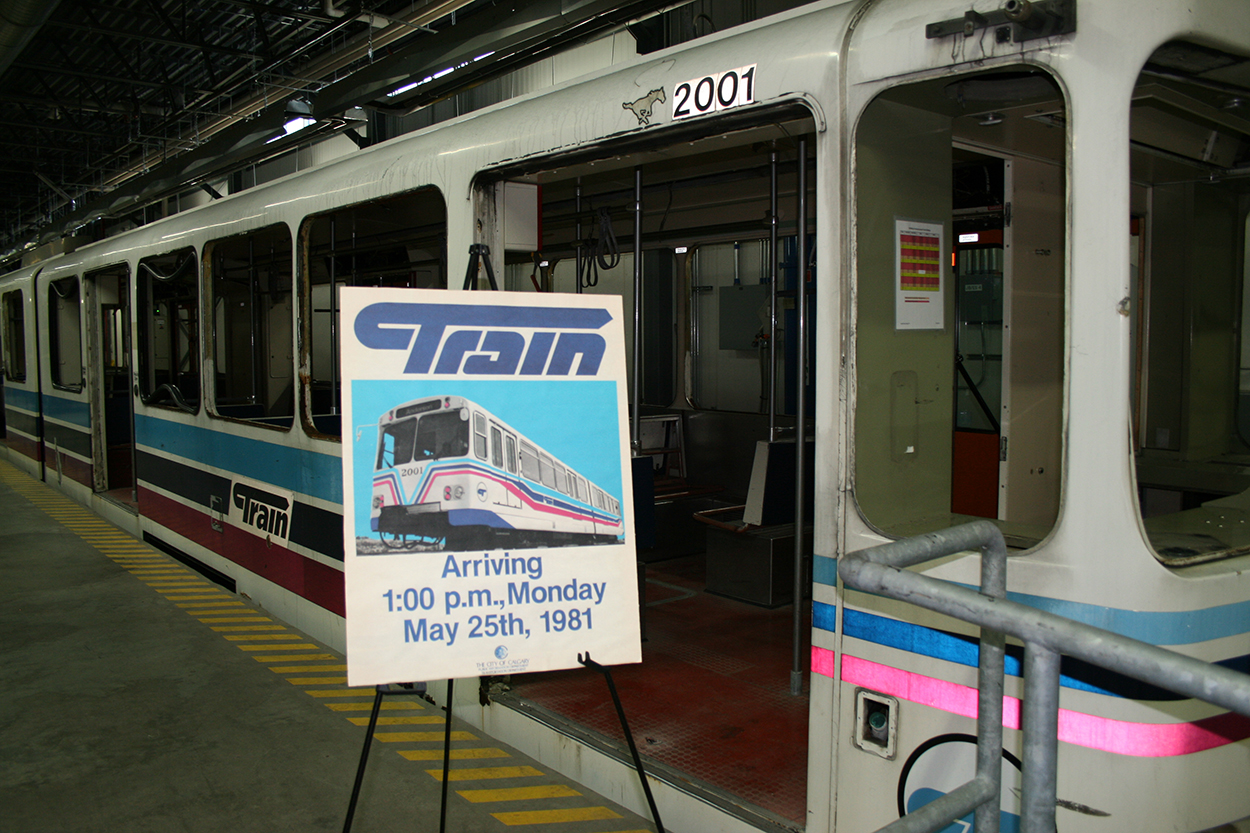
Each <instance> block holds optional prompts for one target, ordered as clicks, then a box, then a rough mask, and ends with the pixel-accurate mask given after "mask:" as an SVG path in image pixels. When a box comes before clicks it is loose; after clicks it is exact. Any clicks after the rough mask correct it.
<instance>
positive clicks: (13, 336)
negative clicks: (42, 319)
mask: <svg viewBox="0 0 1250 833" xmlns="http://www.w3.org/2000/svg"><path fill="white" fill-rule="evenodd" d="M3 302H4V303H3V306H4V312H3V315H4V317H3V322H4V333H3V335H4V376H5V378H6V379H8V380H9V381H10V382H25V381H26V306H25V305H24V304H23V303H22V290H20V289H15V290H13V291H12V292H6V293H4V295H3Z"/></svg>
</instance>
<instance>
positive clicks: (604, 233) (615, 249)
mask: <svg viewBox="0 0 1250 833" xmlns="http://www.w3.org/2000/svg"><path fill="white" fill-rule="evenodd" d="M620 262H621V249H620V246H618V245H617V242H616V234H615V233H614V232H613V231H612V215H611V214H610V213H609V211H608V209H606V208H600V209H599V237H598V239H597V240H591V241H590V254H589V255H588V256H587V258H586V263H585V265H584V267H583V266H582V265H581V264H579V265H578V270H577V271H578V278H577V279H578V283H579V285H580V286H581V287H582V288H583V289H585V288H586V287H590V286H598V285H599V270H600V269H615V268H616V267H617V265H618V264H620Z"/></svg>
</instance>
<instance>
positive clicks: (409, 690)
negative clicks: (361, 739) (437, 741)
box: [343, 680, 455, 833]
mask: <svg viewBox="0 0 1250 833" xmlns="http://www.w3.org/2000/svg"><path fill="white" fill-rule="evenodd" d="M454 682H455V680H448V681H447V707H446V708H447V726H446V729H445V730H444V732H443V798H442V803H441V807H440V809H439V814H438V830H439V833H443V831H444V830H446V828H447V780H448V779H447V773H448V771H449V770H450V769H451V696H452V684H453V683H454ZM418 685H420V686H421V688H417V687H416V686H418ZM390 694H408V695H417V696H425V697H426V699H427V700H428V699H429V697H428V696H426V695H425V685H424V683H391V684H388V685H380V686H376V687H375V688H374V693H373V711H372V712H370V713H369V728H368V729H367V730H365V745H364V748H363V749H361V750H360V764H359V766H357V767H356V783H355V784H353V785H352V797H351V800H350V801H349V802H348V803H347V819H346V820H345V821H344V822H343V833H351V829H352V817H353V816H354V815H355V814H356V801H357V799H359V798H360V785H361V784H363V783H364V780H365V764H367V763H368V762H369V749H370V747H372V746H373V731H374V729H376V728H377V727H378V712H379V711H381V710H382V698H383V697H386V696H387V695H390ZM430 702H433V700H430Z"/></svg>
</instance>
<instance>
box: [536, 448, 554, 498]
mask: <svg viewBox="0 0 1250 833" xmlns="http://www.w3.org/2000/svg"><path fill="white" fill-rule="evenodd" d="M538 466H539V472H540V474H541V475H542V476H541V477H540V478H539V482H540V483H542V484H543V485H544V486H546V487H547V488H549V489H554V488H555V487H556V465H555V461H554V460H552V459H551V457H550V456H549V455H547V454H543V453H541V452H540V453H539V455H538Z"/></svg>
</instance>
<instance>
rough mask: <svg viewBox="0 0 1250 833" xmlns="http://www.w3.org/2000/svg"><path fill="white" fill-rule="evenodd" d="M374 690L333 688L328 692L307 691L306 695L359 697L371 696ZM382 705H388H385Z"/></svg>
mask: <svg viewBox="0 0 1250 833" xmlns="http://www.w3.org/2000/svg"><path fill="white" fill-rule="evenodd" d="M371 691H372V689H369V688H332V689H329V690H327V691H305V692H304V693H305V694H307V695H309V696H310V697H359V696H360V695H361V694H369V693H370V692H371ZM382 705H386V704H385V703H383V704H382Z"/></svg>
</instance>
